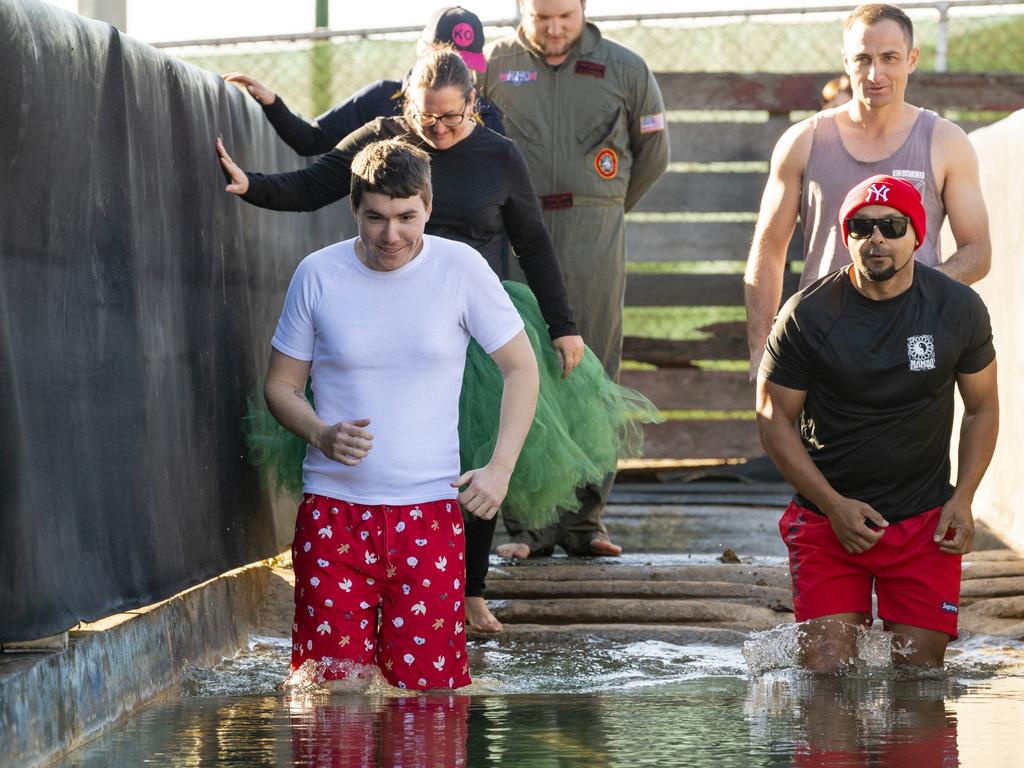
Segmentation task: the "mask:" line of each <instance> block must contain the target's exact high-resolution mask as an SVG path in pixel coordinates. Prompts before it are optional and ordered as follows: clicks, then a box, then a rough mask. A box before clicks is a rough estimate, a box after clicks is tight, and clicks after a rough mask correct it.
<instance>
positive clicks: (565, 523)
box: [467, 472, 615, 557]
mask: <svg viewBox="0 0 1024 768" xmlns="http://www.w3.org/2000/svg"><path fill="white" fill-rule="evenodd" d="M614 483H615V473H614V472H612V473H609V474H608V475H606V476H605V478H604V481H603V482H602V483H601V484H600V485H588V486H585V487H583V488H577V489H576V498H578V499H579V500H580V502H581V505H580V508H579V509H578V510H576V511H575V512H567V511H563V512H562V515H561V518H560V519H559V521H558V522H557V523H553V524H552V525H549V526H548V527H546V528H541V529H539V530H534V529H529V528H524V527H523V526H522V525H521V524H520V523H519V521H517V520H513V519H512V518H510V517H508V516H507V515H503V519H504V521H505V529H506V530H507V531H508V535H509V536H510V537H511V538H512V541H514V542H516V543H519V544H525V545H526V546H528V547H529V548H530V555H531V556H534V555H537V556H542V557H543V556H546V555H550V554H551V553H552V552H553V551H554V548H555V545H558V546H560V547H561V548H562V549H564V550H565V551H566V552H567V553H568V554H570V555H589V554H590V542H592V541H595V540H600V541H608V529H607V528H605V527H604V523H603V522H601V515H602V514H604V508H605V505H606V504H607V503H608V495H609V494H610V493H611V490H612V485H613V484H614ZM467 547H468V544H467Z"/></svg>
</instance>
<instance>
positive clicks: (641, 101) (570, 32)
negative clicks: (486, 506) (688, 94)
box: [482, 0, 668, 557]
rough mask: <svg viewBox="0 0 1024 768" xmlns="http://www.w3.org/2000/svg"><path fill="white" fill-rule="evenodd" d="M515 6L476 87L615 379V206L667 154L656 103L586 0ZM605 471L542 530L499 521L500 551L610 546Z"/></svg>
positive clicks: (618, 213) (621, 292) (620, 211)
mask: <svg viewBox="0 0 1024 768" xmlns="http://www.w3.org/2000/svg"><path fill="white" fill-rule="evenodd" d="M519 7H520V11H521V12H522V21H521V23H520V26H519V28H518V29H517V30H516V34H515V35H513V36H511V37H508V38H505V39H503V40H499V41H497V42H496V43H494V44H492V45H491V46H490V47H489V48H488V49H487V50H486V51H485V53H486V56H487V72H486V74H485V75H484V77H483V85H482V91H483V95H484V96H485V98H486V99H487V100H488V101H490V102H491V103H492V104H494V105H495V106H497V107H498V109H499V110H501V112H502V114H503V117H504V120H505V127H506V129H507V133H508V136H509V137H510V138H511V139H512V140H513V141H514V142H515V143H516V146H518V147H519V150H520V151H521V152H522V153H523V155H525V157H526V162H527V165H528V166H529V169H530V175H531V176H532V177H533V184H534V187H536V190H537V194H538V195H539V196H540V199H541V204H542V207H543V209H544V223H545V224H546V225H547V228H548V231H549V232H550V233H551V238H552V240H554V243H555V249H556V250H557V251H558V257H559V261H560V262H561V265H562V273H563V274H564V276H565V284H566V287H567V288H568V291H569V299H570V301H571V303H572V306H573V311H574V315H575V316H576V321H577V324H578V326H579V329H580V332H581V334H582V335H583V339H584V340H585V341H586V342H587V345H588V346H589V347H590V348H591V349H592V350H593V351H594V352H595V353H596V354H597V356H598V357H599V358H600V359H601V361H602V362H603V363H604V366H605V370H607V371H608V375H609V376H611V377H613V378H615V377H616V376H617V375H618V370H619V361H620V358H621V356H622V311H623V300H624V296H625V288H626V222H625V214H626V212H627V211H629V210H631V209H632V208H633V207H634V206H635V205H636V204H637V202H639V200H640V198H641V197H643V195H644V193H645V192H646V191H647V190H648V189H649V188H650V187H651V185H652V184H654V182H655V181H657V179H658V177H659V176H661V174H662V173H663V172H664V171H665V168H666V166H667V165H668V135H667V132H666V120H665V106H664V103H663V101H662V98H661V91H660V90H659V89H658V85H657V83H656V82H655V80H654V77H653V75H652V74H651V71H650V70H649V69H648V67H647V65H646V64H645V63H644V61H643V59H641V58H640V57H639V56H637V55H636V54H635V53H633V52H632V51H630V50H628V49H626V48H624V47H623V46H621V45H618V44H617V43H613V42H611V41H609V40H606V39H604V38H603V37H602V36H601V32H600V31H599V30H598V28H597V27H596V26H594V25H593V24H590V23H588V22H587V21H586V19H585V17H584V11H585V7H586V0H520V2H519ZM612 479H613V476H609V477H608V479H607V481H606V482H605V483H603V484H602V485H601V486H592V487H590V488H587V489H580V493H581V498H582V500H583V507H582V509H581V510H580V511H579V512H577V513H573V514H566V515H563V519H562V521H561V523H559V524H558V525H556V526H552V527H551V528H549V529H545V530H543V531H523V530H522V529H520V528H519V527H518V526H516V525H515V524H514V521H512V525H508V522H506V525H508V528H509V533H510V534H512V537H513V541H514V542H515V543H514V544H512V545H506V546H505V547H502V548H499V552H501V553H502V554H504V555H512V556H516V557H525V556H527V554H545V553H547V552H550V551H551V548H552V546H553V545H554V544H559V545H561V546H562V547H564V548H565V549H566V551H567V552H569V553H570V554H609V555H611V554H618V553H619V552H621V548H619V547H617V546H616V545H614V544H612V543H611V542H610V541H609V540H608V534H607V532H606V530H605V527H604V525H603V524H602V523H601V512H602V510H603V508H604V504H605V501H606V500H607V498H608V492H609V491H610V490H611V484H612ZM523 545H525V547H524V546H523ZM527 547H528V548H529V550H528V551H527V549H526V548H527Z"/></svg>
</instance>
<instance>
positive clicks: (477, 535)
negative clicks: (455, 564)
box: [466, 515, 498, 597]
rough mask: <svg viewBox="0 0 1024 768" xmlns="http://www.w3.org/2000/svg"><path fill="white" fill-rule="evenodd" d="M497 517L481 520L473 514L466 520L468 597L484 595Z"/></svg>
mask: <svg viewBox="0 0 1024 768" xmlns="http://www.w3.org/2000/svg"><path fill="white" fill-rule="evenodd" d="M497 523H498V518H497V517H492V518H491V519H490V520H481V519H480V518H479V517H475V516H473V515H470V516H469V519H468V520H467V521H466V597H483V596H484V586H485V581H486V579H487V568H488V564H489V563H488V561H489V559H490V556H491V542H492V541H493V540H494V527H495V526H496V525H497Z"/></svg>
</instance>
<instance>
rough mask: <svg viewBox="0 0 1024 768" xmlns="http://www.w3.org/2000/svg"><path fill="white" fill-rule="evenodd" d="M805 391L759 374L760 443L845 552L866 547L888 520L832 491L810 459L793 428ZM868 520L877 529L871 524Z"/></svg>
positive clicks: (879, 535)
mask: <svg viewBox="0 0 1024 768" xmlns="http://www.w3.org/2000/svg"><path fill="white" fill-rule="evenodd" d="M806 397H807V393H806V392H805V391H803V390H798V389H789V388H788V387H783V386H780V385H779V384H773V383H772V382H770V381H768V380H767V379H765V378H764V377H763V376H758V378H757V427H758V431H759V433H760V436H761V445H763V446H764V449H765V452H767V454H768V456H769V457H770V458H771V460H772V461H773V462H775V466H777V467H778V468H779V471H780V472H782V474H783V476H784V477H785V478H786V480H788V481H789V483H790V485H792V486H793V487H794V488H795V489H796V490H797V492H798V493H799V494H800V495H801V496H803V497H804V498H805V499H809V500H810V501H811V502H813V503H814V505H815V506H817V507H818V509H820V510H821V511H822V512H823V513H824V514H825V516H826V517H827V518H828V519H829V522H830V523H831V524H832V530H834V531H835V533H836V536H837V537H838V538H839V542H840V543H841V544H842V545H843V547H844V548H845V549H846V550H847V551H848V552H853V553H857V552H866V551H867V550H869V549H870V548H871V547H873V546H874V545H875V543H876V542H877V541H878V540H879V539H880V538H881V537H882V531H881V530H880V529H881V528H885V527H886V526H887V525H888V523H887V522H886V521H885V518H883V517H882V516H881V515H880V514H879V513H878V512H877V511H876V510H874V509H873V508H872V507H871V506H870V505H868V504H865V503H864V502H861V501H857V500H856V499H848V498H846V497H844V496H841V495H840V494H839V493H837V492H836V490H835V488H833V487H832V486H831V485H830V484H829V482H828V480H826V479H825V476H824V475H822V474H821V471H820V470H819V469H818V468H817V467H816V466H815V465H814V462H813V461H811V457H810V456H809V455H808V454H807V449H806V448H804V445H803V443H802V442H801V441H800V436H799V435H798V434H797V431H796V426H795V425H796V420H797V418H798V417H799V415H800V411H801V410H802V409H803V406H804V400H805V399H806ZM865 521H870V522H871V523H872V524H874V525H875V526H877V527H878V528H879V530H873V529H872V528H869V527H868V526H867V525H866V524H865Z"/></svg>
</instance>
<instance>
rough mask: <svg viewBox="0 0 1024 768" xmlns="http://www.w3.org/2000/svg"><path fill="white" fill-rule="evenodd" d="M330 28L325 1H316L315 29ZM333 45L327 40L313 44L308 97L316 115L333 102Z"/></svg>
mask: <svg viewBox="0 0 1024 768" xmlns="http://www.w3.org/2000/svg"><path fill="white" fill-rule="evenodd" d="M329 27H330V22H329V20H328V9H327V0H316V28H317V30H327V29H328V28H329ZM332 45H333V43H332V42H331V41H330V40H329V39H328V40H316V41H314V42H313V52H312V56H313V62H312V64H313V77H312V78H311V79H312V83H311V85H312V86H313V88H312V93H311V94H310V97H311V99H312V102H313V110H314V111H315V112H316V113H317V114H322V113H324V112H326V111H327V110H328V109H329V108H330V106H331V103H332V101H333V94H332V91H333V89H332V87H331V85H332V84H331V73H332V69H333V68H332V66H331V49H332Z"/></svg>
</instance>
